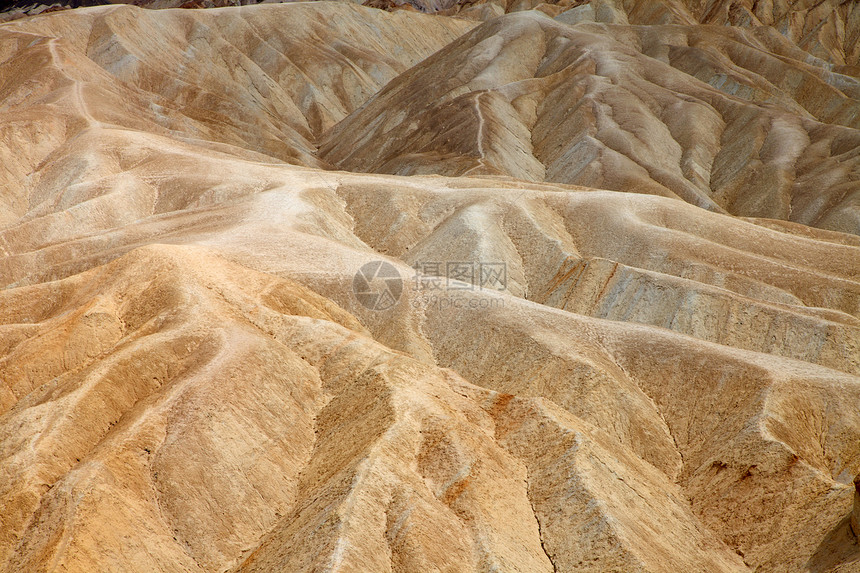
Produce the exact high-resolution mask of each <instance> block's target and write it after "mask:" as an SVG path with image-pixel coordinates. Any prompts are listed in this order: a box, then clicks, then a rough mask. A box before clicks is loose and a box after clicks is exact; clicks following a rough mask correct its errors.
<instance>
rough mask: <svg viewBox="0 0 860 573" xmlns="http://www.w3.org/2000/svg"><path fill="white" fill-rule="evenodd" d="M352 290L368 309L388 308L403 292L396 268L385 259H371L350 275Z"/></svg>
mask: <svg viewBox="0 0 860 573" xmlns="http://www.w3.org/2000/svg"><path fill="white" fill-rule="evenodd" d="M352 292H353V294H355V298H356V299H358V302H360V303H361V304H362V306H364V307H367V308H369V309H370V310H388V309H389V308H391V307H392V306H394V305H395V304H397V301H398V300H400V295H401V294H403V279H401V278H400V273H399V272H397V268H396V267H395V266H394V265H392V264H391V263H388V262H386V261H371V262H369V263H367V264H365V265H363V266H362V267H361V268H360V269H358V272H357V273H355V276H354V277H352Z"/></svg>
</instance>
